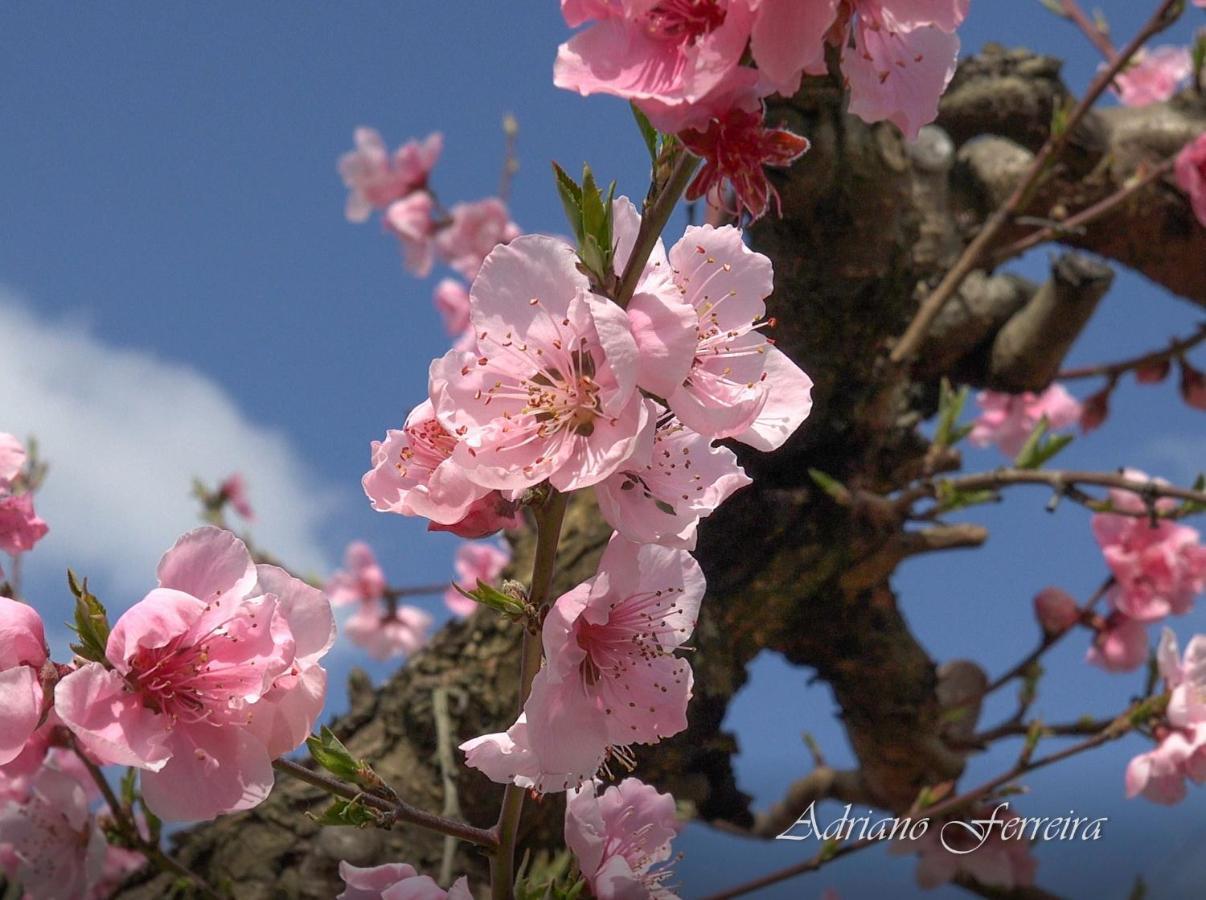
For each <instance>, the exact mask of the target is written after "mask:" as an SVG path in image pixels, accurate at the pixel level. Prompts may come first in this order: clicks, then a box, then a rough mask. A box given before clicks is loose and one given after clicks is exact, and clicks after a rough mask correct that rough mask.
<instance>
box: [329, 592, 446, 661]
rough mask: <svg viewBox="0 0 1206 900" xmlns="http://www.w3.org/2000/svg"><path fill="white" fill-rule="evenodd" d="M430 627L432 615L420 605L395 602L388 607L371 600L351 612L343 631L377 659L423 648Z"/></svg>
mask: <svg viewBox="0 0 1206 900" xmlns="http://www.w3.org/2000/svg"><path fill="white" fill-rule="evenodd" d="M430 627H431V616H430V615H428V614H427V613H426V612H424V611H423V610H421V609H419V608H418V607H417V606H406V605H405V604H396V605H395V606H394V608H393V609H389V608H387V607H385V606H382V605H381V604H372V605H366V606H362V607H360V608H359V609H358V610H356V612H354V613H352V615H351V616H350V617H349V618H348V620H347V621H346V622H345V623H344V625H343V633H344V635H345V636H346V637H347V638H348V640H350V641H351V642H352V643H353V644H356V645H357V646H360V647H363V648H364V649H365V650H366V651H368V654H369V655H370V656H372V657H373V658H374V659H380V660H386V659H394V658H396V657H399V656H409V655H411V654H412V653H415V652H417V651H418V650H420V649H421V648H422V647H423V645H424V644H426V643H427V631H428V629H429V628H430Z"/></svg>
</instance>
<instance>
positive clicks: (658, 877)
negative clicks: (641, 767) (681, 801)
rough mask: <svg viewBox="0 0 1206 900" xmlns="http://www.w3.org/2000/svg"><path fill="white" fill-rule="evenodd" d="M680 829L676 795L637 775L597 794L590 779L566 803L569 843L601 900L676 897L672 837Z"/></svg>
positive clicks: (571, 793)
mask: <svg viewBox="0 0 1206 900" xmlns="http://www.w3.org/2000/svg"><path fill="white" fill-rule="evenodd" d="M678 831H679V823H678V818H677V816H676V815H675V809H674V798H673V797H672V796H670V795H669V794H662V793H659V792H658V790H657V789H656V788H654V787H652V786H651V785H648V784H645V783H643V782H641V781H638V780H637V779H636V778H625V779H624V780H623V781H621V782H620V783H619V784H618V785H612V786H611V787H609V788H607V790H605V791H603V792H602V793H601V794H600V793H599V784H598V783H597V782H595V781H588V782H586V783H585V784H583V785H582V786H581V787H580V788H578V789H576V790H571V791H570V792H569V794H568V795H567V798H566V805H565V844H566V846H567V847H569V848H570V850H572V851H573V853H574V856H575V857H576V858H577V860H578V867H579V869H581V871H582V875H583V877H584V878H586V883H587V884H588V885H589V886H590V893H591V895H592V896H593V897H596V898H597V900H677V895H676V894H674V893H673V892H672V891H671V890H669V889H668V888H666V887H664V886H663V882H664V881H665V880H666V879H667V878H669V877H671V876H672V875H673V872H672V870H671V869H670V867H669V865H666V863H668V861H669V860H670V857H671V854H672V851H671V849H670V842H671V841H673V840H674V838H675V836H676V835H677V834H678Z"/></svg>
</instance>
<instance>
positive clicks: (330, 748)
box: [306, 725, 385, 791]
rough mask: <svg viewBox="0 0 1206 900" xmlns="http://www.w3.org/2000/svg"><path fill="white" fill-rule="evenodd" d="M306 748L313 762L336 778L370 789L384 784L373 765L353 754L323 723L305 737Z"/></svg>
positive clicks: (375, 788)
mask: <svg viewBox="0 0 1206 900" xmlns="http://www.w3.org/2000/svg"><path fill="white" fill-rule="evenodd" d="M306 748H307V749H308V750H309V751H310V756H312V757H313V758H314V762H316V763H318V765H319V766H320V767H321V768H323V769H326V770H327V771H328V772H330V773H331V774H332V775H334V776H335V777H336V778H342V779H344V780H345V781H350V782H352V783H353V784H356V785H359V786H360V787H362V788H364V789H365V790H370V791H374V790H379V789H380V788H382V787H384V786H385V782H383V781H382V780H381V777H380V776H379V775H378V774H377V773H376V772H374V771H373V767H372V766H370V765H369V764H368V763H367V762H365V761H364V760H363V759H359V758H357V757H355V756H353V755H352V752H351V751H350V750H348V748H347V747H345V746H344V744H343V741H341V740H339V738H337V737H335V733H334V732H333V731H331V729H330V728H327V726H325V725H324V726H323V727H322V729H321V730H320V731H319V733H318V734H316V735H315V734H312V735H310V736H309V737H308V738H306Z"/></svg>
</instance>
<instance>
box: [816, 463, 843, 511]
mask: <svg viewBox="0 0 1206 900" xmlns="http://www.w3.org/2000/svg"><path fill="white" fill-rule="evenodd" d="M808 477H809V478H811V479H812V480H813V481H814V482H816V485H817V487H819V488H820V489H821V490H823V491H824V492H825V493H826V494H828V495H829V496H830V497H832V498H833V499H834V500H835V501H837V502H838V503H840V504H842V505H843V506H845V505H846V504H847V503H849V502H850V491H849V490H847V489H846V486H845V485H844V484H842V483H841V482H840V481H838V480H837V479H836V478H834V477H832V476H830V475H826V474H825V473H824V472H822V471H821V470H820V469H809V470H808Z"/></svg>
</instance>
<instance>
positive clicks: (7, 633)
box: [0, 597, 47, 765]
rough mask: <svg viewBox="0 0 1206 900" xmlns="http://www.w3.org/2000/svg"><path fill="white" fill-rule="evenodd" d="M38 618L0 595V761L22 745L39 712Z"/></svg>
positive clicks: (41, 636)
mask: <svg viewBox="0 0 1206 900" xmlns="http://www.w3.org/2000/svg"><path fill="white" fill-rule="evenodd" d="M46 660H47V650H46V636H45V633H44V631H43V628H42V618H41V616H39V615H38V614H37V612H36V611H35V610H34V609H33V607H31V606H28V605H26V604H24V603H18V602H17V601H16V600H10V599H9V598H7V597H0V765H4V764H6V763H11V762H12V761H13V760H15V759H16V758H17V757H18V756H20V755H21V751H22V750H23V749H24V748H25V745H26V743H27V742H28V741H29V740H30V738H31V736H32V735H33V733H34V730H35V729H36V728H37V726H38V721H39V719H40V718H41V716H42V680H41V670H42V666H43V665H45V664H46Z"/></svg>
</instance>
